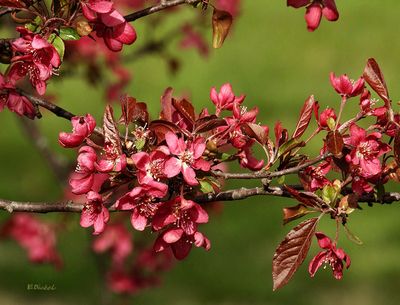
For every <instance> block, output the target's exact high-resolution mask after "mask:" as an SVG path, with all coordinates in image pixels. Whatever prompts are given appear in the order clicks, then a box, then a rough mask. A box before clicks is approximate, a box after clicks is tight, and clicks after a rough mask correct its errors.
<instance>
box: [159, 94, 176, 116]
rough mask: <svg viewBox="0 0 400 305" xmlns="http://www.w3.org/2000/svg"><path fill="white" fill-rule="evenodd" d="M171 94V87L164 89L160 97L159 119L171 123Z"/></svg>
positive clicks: (172, 109) (172, 110)
mask: <svg viewBox="0 0 400 305" xmlns="http://www.w3.org/2000/svg"><path fill="white" fill-rule="evenodd" d="M172 92H173V89H172V88H171V87H169V88H167V89H165V91H164V94H163V95H162V96H161V113H160V119H161V120H166V121H170V122H172V113H173V112H174V108H173V106H172Z"/></svg>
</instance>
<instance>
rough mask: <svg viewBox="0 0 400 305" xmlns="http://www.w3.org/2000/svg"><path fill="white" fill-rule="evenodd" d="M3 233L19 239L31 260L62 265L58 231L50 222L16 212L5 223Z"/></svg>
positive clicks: (58, 266)
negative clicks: (57, 248)
mask: <svg viewBox="0 0 400 305" xmlns="http://www.w3.org/2000/svg"><path fill="white" fill-rule="evenodd" d="M1 234H2V235H3V236H8V237H10V238H12V239H14V240H15V241H17V242H18V243H19V244H20V245H21V247H23V248H24V249H25V250H26V251H27V253H28V257H29V260H30V261H31V262H33V263H52V264H54V265H55V266H56V267H57V268H60V267H61V266H62V261H61V258H60V256H59V254H58V253H57V250H56V233H55V230H54V227H53V226H51V225H50V224H47V223H44V222H42V221H40V220H39V219H37V218H36V217H34V216H32V215H29V214H27V213H20V214H15V215H13V216H12V217H11V219H9V220H8V221H7V222H6V223H5V224H4V226H3V227H2V229H1Z"/></svg>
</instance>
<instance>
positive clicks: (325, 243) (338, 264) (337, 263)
mask: <svg viewBox="0 0 400 305" xmlns="http://www.w3.org/2000/svg"><path fill="white" fill-rule="evenodd" d="M315 236H316V237H317V239H318V244H319V246H320V247H321V248H322V249H324V251H321V252H319V253H318V254H317V255H316V256H315V257H314V258H313V259H312V260H311V262H310V265H309V266H308V272H309V273H310V275H311V277H314V275H315V273H316V272H317V270H318V269H319V268H320V267H321V266H322V265H323V264H328V265H329V266H330V267H331V268H332V271H333V276H334V277H335V278H336V279H337V280H340V279H341V278H342V276H343V261H344V262H345V263H346V269H348V268H349V267H350V257H349V256H348V255H347V254H346V253H345V252H344V251H343V249H341V248H336V244H335V243H333V242H332V240H331V239H330V238H329V237H328V236H326V235H325V234H323V233H321V232H316V233H315Z"/></svg>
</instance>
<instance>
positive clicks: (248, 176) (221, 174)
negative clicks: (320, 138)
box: [212, 153, 332, 179]
mask: <svg viewBox="0 0 400 305" xmlns="http://www.w3.org/2000/svg"><path fill="white" fill-rule="evenodd" d="M331 156H332V154H331V153H325V154H323V155H320V156H318V157H317V158H315V159H313V160H310V161H308V162H306V163H302V164H300V165H298V166H295V167H291V168H287V169H283V170H280V171H276V172H272V173H271V172H266V171H258V172H254V173H224V172H221V171H213V172H212V173H213V175H214V176H217V177H222V178H224V179H263V178H277V177H281V176H285V175H289V174H296V173H298V172H300V171H301V170H303V169H305V168H307V167H309V166H311V165H314V164H316V163H318V162H321V161H323V160H325V159H326V158H328V157H331Z"/></svg>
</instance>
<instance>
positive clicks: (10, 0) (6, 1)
mask: <svg viewBox="0 0 400 305" xmlns="http://www.w3.org/2000/svg"><path fill="white" fill-rule="evenodd" d="M24 2H25V1H22V0H0V6H4V7H11V8H24V7H26V4H25V3H24Z"/></svg>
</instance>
